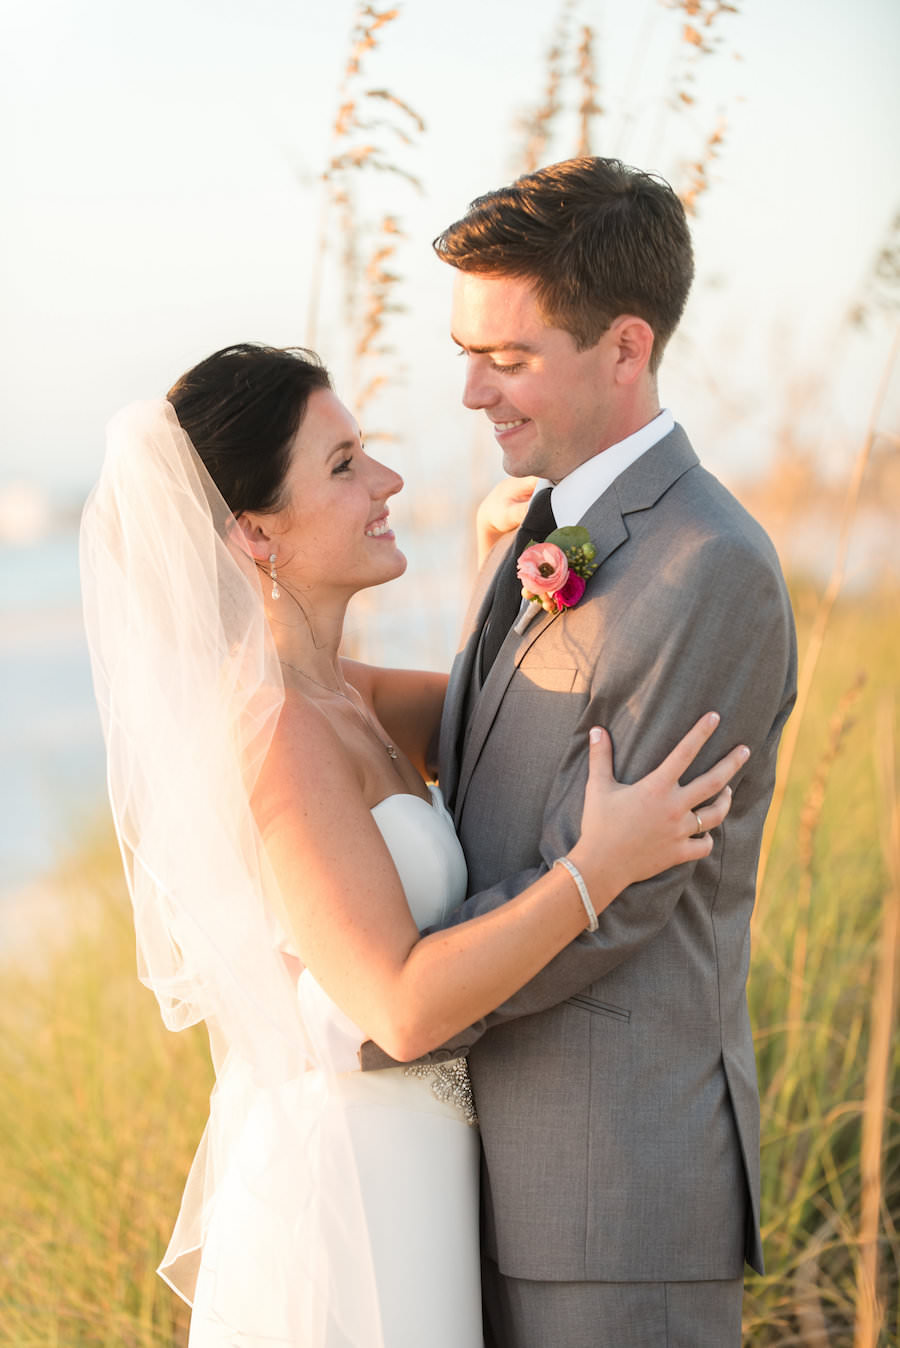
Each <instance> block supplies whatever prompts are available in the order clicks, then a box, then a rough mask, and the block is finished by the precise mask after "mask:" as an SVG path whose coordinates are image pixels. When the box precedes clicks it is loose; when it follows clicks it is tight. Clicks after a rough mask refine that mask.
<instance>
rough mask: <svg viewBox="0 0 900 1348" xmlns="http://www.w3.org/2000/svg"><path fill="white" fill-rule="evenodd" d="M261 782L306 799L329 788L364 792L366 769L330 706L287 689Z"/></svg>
mask: <svg viewBox="0 0 900 1348" xmlns="http://www.w3.org/2000/svg"><path fill="white" fill-rule="evenodd" d="M260 785H261V786H263V787H264V788H266V789H268V790H270V791H271V790H273V789H278V790H289V791H290V792H291V793H292V794H293V793H297V794H299V796H300V797H301V798H302V797H306V796H308V795H311V794H316V793H321V792H322V791H323V790H324V791H328V792H330V791H332V790H344V791H350V792H354V793H355V792H359V793H360V794H361V792H362V785H363V783H362V776H361V773H360V771H359V769H358V767H357V764H356V762H355V761H354V757H353V755H352V754H351V753H350V751H349V749H348V748H347V745H346V743H345V742H344V739H343V738H342V736H341V734H340V733H339V731H338V729H337V727H336V725H335V724H334V722H333V721H332V720H331V718H330V717H329V715H328V712H327V710H326V708H325V707H324V706H323V705H322V703H321V702H320V701H319V700H318V699H316V698H314V697H308V696H306V695H305V694H304V693H303V692H301V691H300V690H299V689H297V688H293V687H288V686H286V687H285V690H284V704H283V706H282V708H281V712H280V714H279V717H278V722H277V724H276V726H275V731H274V734H273V735H272V742H271V744H270V746H269V751H268V753H267V755H266V758H265V762H264V764H263V768H262V772H261V774H260Z"/></svg>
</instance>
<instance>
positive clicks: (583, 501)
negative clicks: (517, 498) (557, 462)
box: [535, 407, 675, 529]
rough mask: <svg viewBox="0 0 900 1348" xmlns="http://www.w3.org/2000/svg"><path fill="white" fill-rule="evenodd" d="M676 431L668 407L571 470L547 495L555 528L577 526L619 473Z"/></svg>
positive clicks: (536, 489)
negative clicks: (644, 424) (630, 433)
mask: <svg viewBox="0 0 900 1348" xmlns="http://www.w3.org/2000/svg"><path fill="white" fill-rule="evenodd" d="M674 428H675V418H674V417H673V415H672V413H671V412H670V411H669V409H668V408H667V407H664V408H663V410H662V411H661V412H660V413H659V415H658V416H655V417H654V418H653V420H652V421H648V423H647V425H646V426H642V427H641V429H640V430H639V431H635V432H634V434H633V435H629V436H626V438H625V439H624V440H620V441H619V442H618V444H615V445H610V446H609V448H608V449H601V451H600V453H599V454H595V455H594V456H593V458H591V459H588V460H587V461H586V462H585V463H581V464H579V465H578V467H577V468H574V469H573V470H572V472H571V473H569V474H568V476H567V477H564V478H563V479H562V481H561V482H557V484H556V486H555V487H554V488H553V491H552V493H551V496H550V504H551V505H552V507H553V518H554V519H555V520H556V526H557V528H558V529H562V528H565V527H568V526H571V525H573V524H577V523H578V521H579V520H580V519H581V517H582V515H583V514H584V512H585V511H586V510H587V509H588V507H589V506H591V505H593V503H594V502H595V501H596V500H597V498H598V497H599V496H602V495H603V493H604V492H605V491H606V489H607V487H610V486H612V484H613V482H615V480H616V478H617V477H618V476H619V474H620V473H624V471H625V469H626V468H630V467H631V465H632V464H633V463H634V462H635V461H636V460H637V459H639V458H640V457H641V455H642V454H646V452H647V450H648V449H651V448H652V447H653V446H654V445H655V444H657V443H658V442H659V441H660V440H662V438H663V436H664V435H668V434H669V432H670V431H672V430H674ZM550 485H551V484H550V483H549V482H547V481H545V480H541V481H539V482H538V484H537V486H536V487H535V491H540V489H541V487H549V486H550Z"/></svg>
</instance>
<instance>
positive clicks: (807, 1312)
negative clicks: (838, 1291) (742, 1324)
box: [793, 1217, 834, 1348]
mask: <svg viewBox="0 0 900 1348" xmlns="http://www.w3.org/2000/svg"><path fill="white" fill-rule="evenodd" d="M833 1235H834V1219H833V1218H831V1217H829V1218H828V1219H826V1221H824V1222H823V1223H822V1225H821V1226H820V1227H819V1229H818V1231H816V1233H815V1235H814V1236H812V1238H811V1239H810V1242H809V1245H808V1247H807V1250H806V1257H805V1258H804V1259H802V1260H801V1261H800V1263H799V1264H798V1265H797V1272H796V1273H795V1274H794V1295H795V1305H794V1308H793V1309H794V1314H795V1316H796V1319H797V1326H798V1328H799V1330H800V1336H801V1337H800V1342H801V1343H802V1344H803V1345H804V1348H829V1344H830V1343H831V1334H830V1332H829V1329H828V1322H827V1320H826V1319H825V1313H824V1311H823V1310H822V1298H821V1296H820V1294H819V1282H820V1276H821V1271H820V1267H819V1255H820V1254H821V1252H822V1250H823V1249H824V1248H825V1246H826V1245H827V1244H828V1242H829V1240H830V1239H831V1238H832V1236H833Z"/></svg>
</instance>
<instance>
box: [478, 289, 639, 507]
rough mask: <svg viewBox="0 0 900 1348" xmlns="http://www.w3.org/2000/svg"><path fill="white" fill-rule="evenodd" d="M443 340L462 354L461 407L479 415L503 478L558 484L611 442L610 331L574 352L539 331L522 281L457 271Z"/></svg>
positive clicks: (547, 330) (554, 331)
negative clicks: (498, 453)
mask: <svg viewBox="0 0 900 1348" xmlns="http://www.w3.org/2000/svg"><path fill="white" fill-rule="evenodd" d="M451 335H452V337H453V340H454V341H455V342H456V344H457V346H458V347H459V348H460V353H461V354H462V355H464V356H465V358H466V383H465V389H464V391H463V403H464V404H465V406H466V407H471V408H476V409H480V410H482V411H483V412H485V413H486V415H487V417H488V420H489V421H490V422H491V424H492V426H493V429H494V437H495V439H496V441H497V443H498V445H499V446H500V448H501V450H502V452H503V467H504V468H505V470H506V472H507V473H510V474H511V475H512V476H513V477H527V476H528V475H530V474H534V475H536V476H537V477H545V478H548V479H549V480H550V481H551V482H559V481H560V479H561V478H563V477H565V476H566V475H567V474H568V473H571V472H572V470H573V469H574V468H577V467H578V465H579V464H581V463H584V462H585V460H586V459H589V458H591V457H592V456H593V455H594V454H597V453H599V451H600V450H601V449H606V448H607V447H608V445H609V444H613V443H615V440H616V439H617V438H618V436H617V435H615V434H613V435H612V438H609V437H610V434H611V427H612V424H613V415H612V407H611V399H612V395H613V392H614V384H615V381H614V378H613V371H614V367H615V361H616V350H615V344H614V342H611V341H610V340H609V337H610V334H609V333H606V334H604V336H603V337H601V339H600V341H599V342H598V343H597V344H596V346H592V347H589V348H588V349H587V350H585V351H579V350H578V347H577V346H576V344H575V339H574V337H572V335H571V333H568V332H565V331H564V330H563V329H562V328H551V327H548V325H547V324H546V322H545V321H544V319H543V317H542V315H541V312H540V309H539V307H538V304H537V300H536V299H535V296H534V292H533V289H532V285H531V282H530V281H529V280H528V279H523V278H519V277H513V276H495V275H491V276H484V275H479V274H476V273H473V272H461V271H457V272H456V275H455V278H454V291H453V318H452V327H451Z"/></svg>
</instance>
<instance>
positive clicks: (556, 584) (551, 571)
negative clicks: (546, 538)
mask: <svg viewBox="0 0 900 1348" xmlns="http://www.w3.org/2000/svg"><path fill="white" fill-rule="evenodd" d="M516 574H517V575H518V577H519V580H520V581H521V582H522V593H523V594H524V595H529V596H530V595H536V596H539V597H541V598H543V596H545V595H547V596H549V595H552V594H555V593H556V592H557V590H561V589H562V587H563V586H564V585H565V583H566V580H567V579H568V577H569V562H568V559H567V557H566V554H565V553H564V552H563V550H562V548H558V547H557V546H556V544H555V543H532V545H531V547H530V548H526V549H525V551H524V552H523V553H522V555H521V557H520V558H519V564H518V566H517V568H516Z"/></svg>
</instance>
